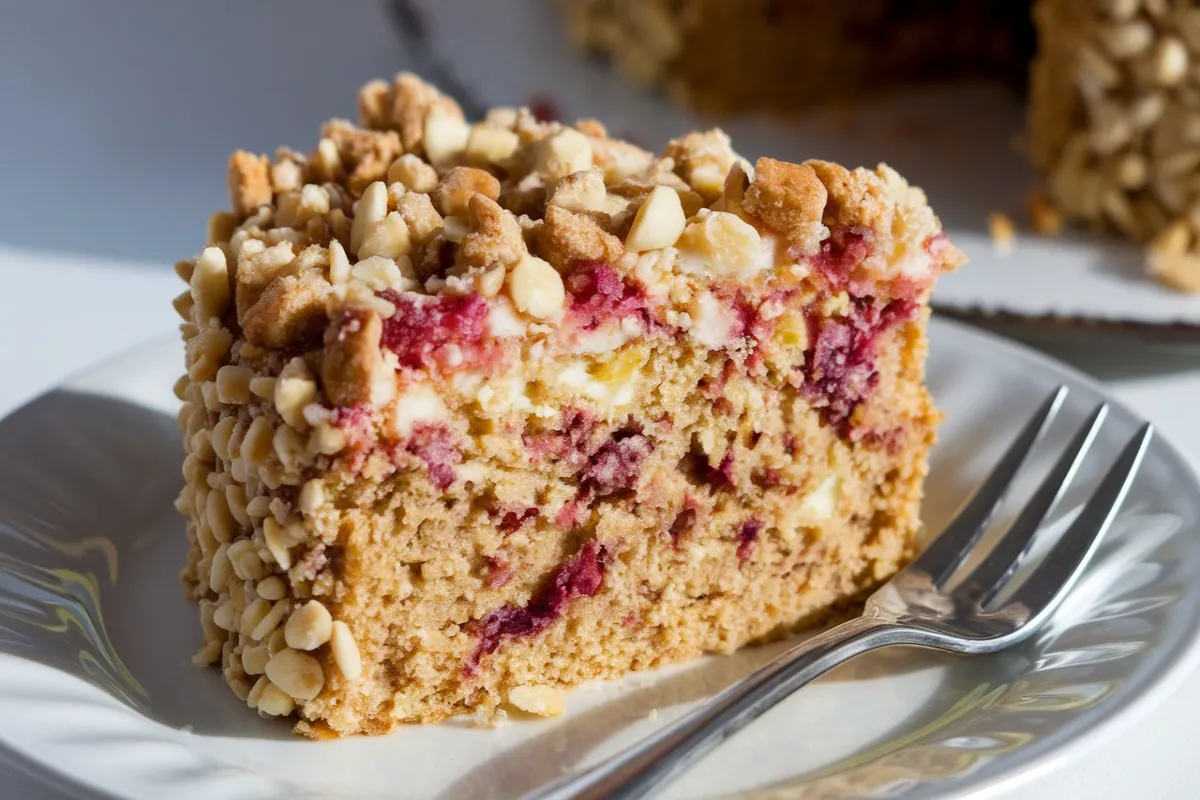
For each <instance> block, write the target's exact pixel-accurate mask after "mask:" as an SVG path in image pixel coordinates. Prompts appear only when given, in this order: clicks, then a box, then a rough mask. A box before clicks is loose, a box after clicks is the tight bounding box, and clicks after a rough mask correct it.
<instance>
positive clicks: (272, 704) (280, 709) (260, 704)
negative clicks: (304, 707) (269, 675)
mask: <svg viewBox="0 0 1200 800" xmlns="http://www.w3.org/2000/svg"><path fill="white" fill-rule="evenodd" d="M255 685H257V684H255ZM253 707H254V709H255V710H256V711H258V713H260V714H265V715H267V716H268V717H286V716H287V715H288V714H291V713H292V712H293V711H295V710H296V701H295V700H293V699H292V698H291V697H289V696H288V694H287V692H285V691H283V690H282V689H280V688H279V687H278V686H276V685H275V684H273V683H271V682H269V681H268V682H267V683H265V684H264V685H263V688H262V690H261V692H260V693H259V695H258V700H257V702H256V703H255V704H254V706H253Z"/></svg>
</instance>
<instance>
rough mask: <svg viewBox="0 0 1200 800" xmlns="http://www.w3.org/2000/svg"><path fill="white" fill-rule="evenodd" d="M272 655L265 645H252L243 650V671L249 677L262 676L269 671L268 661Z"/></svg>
mask: <svg viewBox="0 0 1200 800" xmlns="http://www.w3.org/2000/svg"><path fill="white" fill-rule="evenodd" d="M270 658H271V654H270V653H268V652H267V646H266V645H263V644H255V645H250V646H248V647H245V648H243V649H242V669H244V670H245V671H246V674H247V675H262V674H263V673H264V672H266V671H267V661H268V660H270Z"/></svg>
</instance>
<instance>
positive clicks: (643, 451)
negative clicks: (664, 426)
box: [579, 431, 654, 498]
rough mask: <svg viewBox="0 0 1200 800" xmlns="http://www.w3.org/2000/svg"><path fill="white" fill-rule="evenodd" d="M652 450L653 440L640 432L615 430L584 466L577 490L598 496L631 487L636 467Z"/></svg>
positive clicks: (636, 480)
mask: <svg viewBox="0 0 1200 800" xmlns="http://www.w3.org/2000/svg"><path fill="white" fill-rule="evenodd" d="M653 450H654V445H653V443H652V442H651V441H650V440H649V439H647V438H646V437H645V436H643V435H642V434H640V433H635V432H633V431H617V432H616V433H614V434H613V437H612V438H611V439H609V440H608V441H607V442H605V443H604V444H603V445H602V446H601V447H600V449H599V450H597V451H596V453H595V454H594V455H593V456H592V457H591V459H590V461H589V463H588V465H587V466H586V467H584V469H583V474H582V475H581V476H580V484H579V486H580V490H581V492H582V493H583V494H585V495H587V496H588V497H595V498H599V497H608V496H609V495H613V494H616V493H617V492H623V491H628V490H630V489H632V488H634V487H635V486H637V482H638V470H639V468H640V467H641V465H642V462H643V461H644V460H645V459H646V456H648V455H650V453H651V452H653Z"/></svg>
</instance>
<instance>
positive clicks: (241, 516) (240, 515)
mask: <svg viewBox="0 0 1200 800" xmlns="http://www.w3.org/2000/svg"><path fill="white" fill-rule="evenodd" d="M225 503H226V504H227V505H228V506H229V513H230V514H232V515H233V518H234V520H236V521H237V524H238V525H239V526H240V527H248V526H249V525H250V515H249V514H247V513H246V487H245V486H242V485H241V484H240V483H231V484H229V485H228V486H226V487H225Z"/></svg>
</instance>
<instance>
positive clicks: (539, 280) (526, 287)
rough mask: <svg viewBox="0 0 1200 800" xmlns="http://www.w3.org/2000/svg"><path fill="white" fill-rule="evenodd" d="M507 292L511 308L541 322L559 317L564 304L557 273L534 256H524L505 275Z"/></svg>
mask: <svg viewBox="0 0 1200 800" xmlns="http://www.w3.org/2000/svg"><path fill="white" fill-rule="evenodd" d="M508 292H509V295H510V296H511V297H512V300H513V305H515V306H516V307H517V308H518V309H519V310H520V311H523V312H525V313H526V314H528V315H529V316H531V317H534V318H536V319H541V320H558V319H561V318H562V314H563V307H564V304H565V302H566V291H565V290H564V288H563V281H562V276H561V275H559V274H558V270H556V269H555V268H554V267H552V266H550V264H548V263H547V262H545V261H543V260H542V259H540V258H537V257H535V256H526V257H525V258H523V259H521V261H519V262H517V265H516V266H515V267H513V268H512V270H511V271H510V272H509V273H508Z"/></svg>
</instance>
